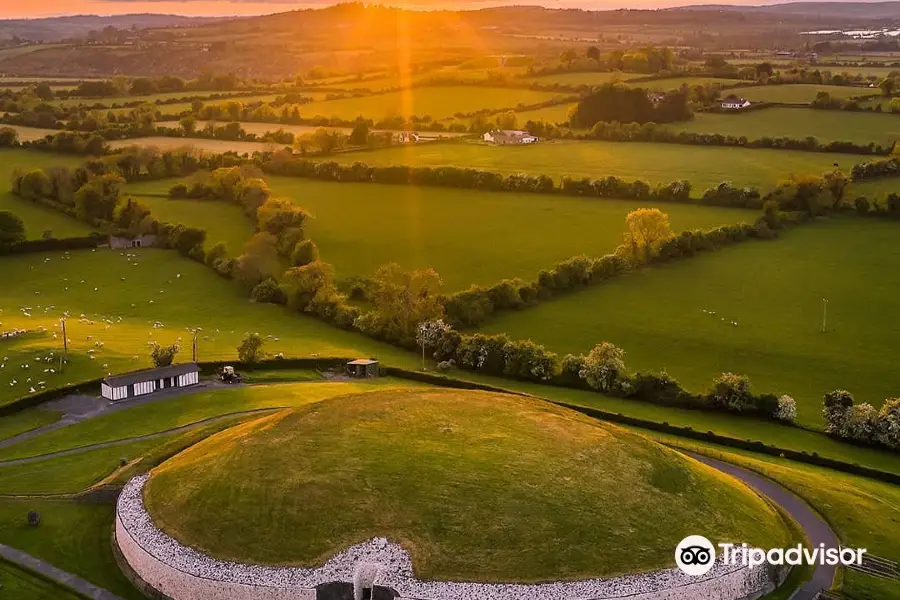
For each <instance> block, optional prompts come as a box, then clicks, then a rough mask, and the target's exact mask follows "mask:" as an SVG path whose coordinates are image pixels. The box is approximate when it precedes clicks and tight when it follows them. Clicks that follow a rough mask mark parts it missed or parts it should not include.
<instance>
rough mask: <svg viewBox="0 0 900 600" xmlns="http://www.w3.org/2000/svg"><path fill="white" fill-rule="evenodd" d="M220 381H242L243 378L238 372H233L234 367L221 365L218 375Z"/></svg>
mask: <svg viewBox="0 0 900 600" xmlns="http://www.w3.org/2000/svg"><path fill="white" fill-rule="evenodd" d="M220 379H221V380H222V383H243V381H244V378H243V377H242V376H241V374H240V373H235V371H234V367H230V366H229V367H222V373H221V375H220Z"/></svg>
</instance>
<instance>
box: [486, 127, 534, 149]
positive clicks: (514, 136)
mask: <svg viewBox="0 0 900 600" xmlns="http://www.w3.org/2000/svg"><path fill="white" fill-rule="evenodd" d="M483 139H484V141H486V142H489V143H491V144H497V145H501V146H505V145H509V144H534V143H535V142H537V141H538V138H537V136H534V135H531V134H530V133H528V132H527V131H518V130H511V129H494V130H492V131H488V132H487V133H485V134H484V136H483Z"/></svg>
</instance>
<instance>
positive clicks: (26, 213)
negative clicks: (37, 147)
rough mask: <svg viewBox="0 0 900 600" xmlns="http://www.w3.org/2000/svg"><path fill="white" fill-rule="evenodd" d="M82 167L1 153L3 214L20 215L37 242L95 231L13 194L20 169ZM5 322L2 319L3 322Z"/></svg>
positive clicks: (71, 159) (48, 157)
mask: <svg viewBox="0 0 900 600" xmlns="http://www.w3.org/2000/svg"><path fill="white" fill-rule="evenodd" d="M81 163H82V159H81V158H80V157H77V156H64V155H58V154H45V153H43V152H29V151H27V150H9V149H6V150H0V210H8V211H12V212H13V213H15V214H17V215H18V216H19V218H21V219H22V221H24V222H25V235H26V236H27V237H28V239H32V240H36V239H40V238H41V237H43V234H44V232H45V231H47V230H49V231H51V232H53V236H54V237H57V238H63V237H75V236H82V235H87V234H89V233H90V232H91V228H90V227H89V226H88V225H86V224H84V223H81V222H80V221H76V220H75V219H72V218H70V217H68V216H66V215H63V214H61V213H58V212H56V211H54V210H51V209H49V208H46V207H44V206H40V205H38V204H33V203H31V202H27V201H25V200H23V199H21V198H19V197H17V196H13V194H12V192H10V191H9V190H10V179H11V178H12V174H13V172H14V171H15V169H16V168H22V169H25V170H29V169H39V168H45V167H49V166H57V165H58V166H67V167H75V166H78V165H80V164H81ZM0 320H2V319H0Z"/></svg>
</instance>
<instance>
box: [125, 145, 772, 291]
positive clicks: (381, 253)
mask: <svg viewBox="0 0 900 600" xmlns="http://www.w3.org/2000/svg"><path fill="white" fill-rule="evenodd" d="M442 147H446V146H442ZM501 151H502V150H501ZM375 154H376V153H371V155H372V156H374V155H375ZM269 184H270V185H271V187H272V189H273V191H274V193H275V195H276V196H281V197H285V198H290V199H291V200H293V201H294V202H295V203H296V204H298V205H300V206H302V207H303V208H304V209H305V210H307V211H308V212H309V213H310V214H311V215H312V217H313V218H312V219H310V220H309V221H308V222H307V223H308V225H306V226H305V231H306V234H307V236H308V237H310V238H312V239H313V240H314V241H315V242H316V244H317V245H318V246H319V249H320V251H321V254H322V257H323V260H326V261H327V262H330V263H332V264H333V265H335V268H336V270H337V275H338V277H346V276H348V275H369V274H371V273H372V272H373V271H374V270H375V269H376V268H377V267H379V266H380V265H382V264H385V263H388V262H391V261H396V262H398V263H399V264H401V265H402V266H404V267H407V268H427V267H433V268H434V269H435V270H437V271H438V273H439V274H441V276H442V277H443V278H444V281H445V283H446V286H447V289H450V290H458V289H462V288H465V287H468V286H469V285H471V284H473V283H477V284H492V283H495V282H497V281H499V280H500V279H504V278H510V277H522V278H528V279H533V278H535V277H536V276H537V273H538V271H540V270H541V269H544V268H547V267H548V266H550V265H552V264H553V263H555V262H558V261H560V260H564V259H567V258H570V257H572V256H575V255H578V254H584V253H586V254H590V255H597V256H599V255H602V254H605V253H608V252H611V251H613V250H614V249H615V247H616V246H617V245H618V244H619V243H620V242H621V240H622V235H623V232H624V231H625V215H626V214H627V213H628V212H629V211H631V210H633V209H635V208H639V207H644V206H647V204H648V203H647V202H641V201H636V200H635V201H631V200H598V199H594V200H591V199H583V198H570V197H561V196H546V195H537V194H509V193H504V194H496V193H491V192H478V191H470V190H455V189H447V188H422V187H414V186H399V185H373V184H356V183H332V182H320V181H314V180H308V179H300V178H295V177H271V178H269ZM169 185H171V182H166V183H164V184H163V183H162V182H147V183H146V184H144V183H141V184H136V185H132V186H129V190H130V191H131V193H133V194H135V195H136V196H137V197H139V198H140V197H142V196H141V192H146V191H152V192H155V193H158V192H160V191H162V190H164V189H167V187H168V186H169ZM146 200H150V199H149V198H148V199H146ZM154 202H156V203H163V202H169V201H168V200H163V199H155V201H154ZM179 204H180V203H179ZM193 204H194V206H195V207H196V209H195V210H196V211H198V212H197V214H198V215H200V211H201V209H203V208H204V207H205V206H208V205H203V204H202V203H201V202H199V201H194V203H193ZM185 205H186V206H187V205H188V203H187V202H185ZM198 205H202V206H198ZM216 206H218V205H213V206H212V210H216V208H215V207H216ZM665 209H666V211H667V212H668V213H669V214H670V216H671V219H672V226H673V227H674V228H675V229H676V230H678V231H681V230H684V229H692V228H697V227H704V228H705V227H711V226H714V225H721V224H726V223H736V222H740V221H748V222H750V221H752V220H754V219H755V217H756V215H755V213H754V212H752V211H744V210H733V209H727V208H712V207H698V206H690V205H675V204H673V205H670V206H666V207H665ZM173 210H174V209H173ZM207 210H209V209H207ZM372 211H375V213H377V214H378V219H377V220H375V219H372V214H373V212H372ZM238 212H239V211H238ZM501 236H502V239H503V240H504V243H502V244H498V243H497V240H498V239H500V238H501ZM211 239H215V237H214V236H211Z"/></svg>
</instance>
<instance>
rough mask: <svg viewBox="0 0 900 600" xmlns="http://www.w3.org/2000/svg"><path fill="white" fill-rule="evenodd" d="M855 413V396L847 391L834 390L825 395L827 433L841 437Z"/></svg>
mask: <svg viewBox="0 0 900 600" xmlns="http://www.w3.org/2000/svg"><path fill="white" fill-rule="evenodd" d="M852 412H853V394H851V393H850V392H848V391H846V390H834V391H833V392H828V393H827V394H825V408H824V409H823V410H822V416H824V417H825V431H826V432H827V433H829V434H831V435H841V433H842V432H843V431H844V428H845V426H846V424H847V422H848V421H849V418H850V415H851V413H852Z"/></svg>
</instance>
